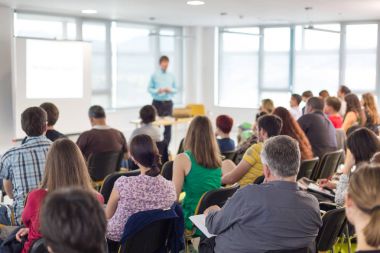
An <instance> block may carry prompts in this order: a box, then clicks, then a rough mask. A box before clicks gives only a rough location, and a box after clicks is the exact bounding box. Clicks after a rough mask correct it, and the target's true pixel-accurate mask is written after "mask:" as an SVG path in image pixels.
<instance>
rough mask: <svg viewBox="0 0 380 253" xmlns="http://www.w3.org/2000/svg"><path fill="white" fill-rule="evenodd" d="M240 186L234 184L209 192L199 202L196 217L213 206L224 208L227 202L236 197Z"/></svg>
mask: <svg viewBox="0 0 380 253" xmlns="http://www.w3.org/2000/svg"><path fill="white" fill-rule="evenodd" d="M239 187H240V186H239V185H238V184H234V185H232V186H230V187H225V188H220V189H216V190H212V191H208V192H206V193H205V194H203V196H202V197H201V199H200V200H199V202H198V206H197V208H196V209H195V215H197V214H202V213H203V212H204V211H205V210H206V209H207V208H209V207H210V206H213V205H218V206H219V207H223V205H224V204H225V203H226V202H227V200H228V199H229V198H230V197H232V195H234V193H235V192H236V191H237V190H238V189H239Z"/></svg>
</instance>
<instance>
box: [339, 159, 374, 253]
mask: <svg viewBox="0 0 380 253" xmlns="http://www.w3.org/2000/svg"><path fill="white" fill-rule="evenodd" d="M379 182H380V166H379V164H373V165H368V164H365V165H363V166H362V167H361V168H359V169H358V171H357V172H355V173H353V175H352V177H351V180H350V184H349V187H348V191H347V197H346V216H347V219H348V221H349V222H350V223H351V224H352V225H354V227H355V231H356V236H357V246H356V253H378V252H380V250H379V248H380V232H379V231H380V227H379V222H380V198H379V196H380V184H379Z"/></svg>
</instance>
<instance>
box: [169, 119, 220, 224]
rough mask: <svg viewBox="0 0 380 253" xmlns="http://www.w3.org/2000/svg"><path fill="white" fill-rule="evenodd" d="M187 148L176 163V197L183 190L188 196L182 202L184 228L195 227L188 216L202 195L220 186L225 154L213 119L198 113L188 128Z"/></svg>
mask: <svg viewBox="0 0 380 253" xmlns="http://www.w3.org/2000/svg"><path fill="white" fill-rule="evenodd" d="M184 148H185V152H184V153H182V154H179V155H177V157H176V158H175V160H174V165H173V182H174V184H175V187H176V191H177V198H179V195H180V194H181V192H185V193H186V196H185V198H184V200H183V202H182V208H183V214H184V218H185V228H186V229H187V230H192V228H193V224H192V222H191V221H190V220H189V217H190V216H192V215H194V212H195V209H196V207H197V205H198V202H199V200H200V198H201V197H202V195H203V194H204V193H206V192H208V191H211V190H215V189H219V188H220V187H221V181H222V170H221V166H222V158H221V154H220V151H219V148H218V144H217V142H216V139H215V135H214V131H213V129H212V124H211V121H210V120H209V119H208V118H207V117H205V116H197V117H195V118H194V119H193V120H192V121H191V123H190V126H189V129H188V130H187V134H186V137H185V143H184Z"/></svg>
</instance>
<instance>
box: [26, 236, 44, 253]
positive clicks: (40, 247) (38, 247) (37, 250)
mask: <svg viewBox="0 0 380 253" xmlns="http://www.w3.org/2000/svg"><path fill="white" fill-rule="evenodd" d="M48 252H49V251H48V250H47V248H46V246H45V240H44V239H43V238H41V239H38V240H37V241H35V242H33V244H32V247H31V248H30V250H29V253H48Z"/></svg>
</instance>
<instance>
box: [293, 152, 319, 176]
mask: <svg viewBox="0 0 380 253" xmlns="http://www.w3.org/2000/svg"><path fill="white" fill-rule="evenodd" d="M318 162H319V158H318V157H315V158H313V159H310V160H303V161H302V162H301V166H300V171H299V172H298V175H297V180H298V179H301V178H303V177H306V178H308V179H311V177H312V175H313V171H314V170H315V169H316V168H317V165H318Z"/></svg>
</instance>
